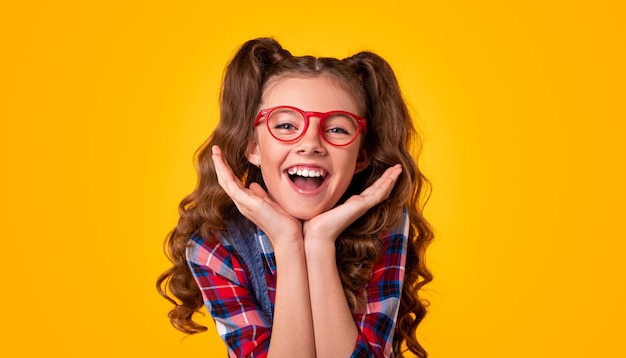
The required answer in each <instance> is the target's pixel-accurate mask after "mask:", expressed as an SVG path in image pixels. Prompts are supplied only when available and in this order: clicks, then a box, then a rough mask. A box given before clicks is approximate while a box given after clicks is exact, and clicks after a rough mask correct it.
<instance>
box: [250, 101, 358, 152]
mask: <svg viewBox="0 0 626 358" xmlns="http://www.w3.org/2000/svg"><path fill="white" fill-rule="evenodd" d="M310 117H319V118H320V123H319V133H320V135H321V136H322V138H324V140H325V141H326V142H328V143H330V144H332V145H334V146H338V147H341V146H346V145H348V144H350V143H352V142H354V141H355V140H356V138H357V137H358V136H359V133H361V131H363V134H365V133H366V131H367V124H366V121H365V118H363V117H359V116H357V115H356V114H353V113H350V112H346V111H330V112H312V111H303V110H301V109H299V108H296V107H291V106H278V107H272V108H267V109H262V110H261V111H260V112H259V114H258V115H257V116H256V118H255V119H254V123H253V124H252V125H253V126H255V127H256V126H258V125H259V122H260V121H261V119H263V118H265V119H266V121H265V123H266V125H267V129H268V130H269V131H270V134H271V135H272V137H274V138H276V139H277V140H279V141H281V142H295V141H296V140H298V139H300V138H301V137H302V136H303V135H304V133H306V130H307V128H309V118H310Z"/></svg>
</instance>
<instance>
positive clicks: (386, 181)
mask: <svg viewBox="0 0 626 358" xmlns="http://www.w3.org/2000/svg"><path fill="white" fill-rule="evenodd" d="M401 173H402V166H401V165H400V164H396V165H394V166H393V167H390V168H387V170H385V172H384V173H383V175H381V176H380V178H378V180H376V181H375V182H374V184H372V185H371V186H369V187H368V188H366V189H365V190H363V192H362V193H361V194H360V196H361V197H363V198H364V199H366V202H368V204H370V207H372V206H374V205H376V204H378V203H379V202H381V201H383V200H385V199H386V198H387V197H389V194H390V193H391V190H393V187H394V186H395V185H396V181H397V180H398V177H399V176H400V174H401Z"/></svg>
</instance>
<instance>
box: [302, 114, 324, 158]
mask: <svg viewBox="0 0 626 358" xmlns="http://www.w3.org/2000/svg"><path fill="white" fill-rule="evenodd" d="M309 120H310V122H309V127H308V128H307V129H306V132H305V133H304V135H303V136H302V138H300V140H299V141H297V142H296V144H295V149H296V152H297V153H299V154H325V153H326V148H325V146H324V143H325V141H324V138H322V135H321V134H320V131H319V119H318V118H313V117H311V118H310V119H309Z"/></svg>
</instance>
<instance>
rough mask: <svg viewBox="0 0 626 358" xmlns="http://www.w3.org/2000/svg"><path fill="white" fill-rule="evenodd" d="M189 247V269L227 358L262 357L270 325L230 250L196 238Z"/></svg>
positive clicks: (267, 346) (244, 273)
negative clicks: (212, 320) (223, 345)
mask: <svg viewBox="0 0 626 358" xmlns="http://www.w3.org/2000/svg"><path fill="white" fill-rule="evenodd" d="M189 244H190V245H189V247H188V249H187V261H188V264H189V267H190V269H191V272H192V274H193V276H194V278H195V280H196V282H197V284H198V287H199V288H200V291H201V292H202V298H203V300H204V303H205V306H206V307H207V310H208V311H209V313H210V314H211V316H213V319H214V320H215V325H216V327H217V331H218V333H219V335H220V336H221V337H222V339H223V340H224V342H225V343H226V346H227V348H228V355H229V357H251V358H263V357H266V356H267V351H268V349H269V342H270V336H271V324H270V323H269V321H268V319H267V318H266V317H265V316H264V314H263V311H262V309H261V308H260V307H259V306H258V304H257V302H256V300H255V299H254V295H253V294H252V292H251V291H250V286H249V279H248V274H247V272H246V271H245V270H244V268H243V266H242V265H241V263H240V262H239V261H238V260H237V257H236V256H235V253H234V251H233V249H232V246H229V245H226V244H225V243H224V242H218V243H212V242H207V241H206V240H203V239H201V238H197V237H194V238H192V239H191V240H190V242H189Z"/></svg>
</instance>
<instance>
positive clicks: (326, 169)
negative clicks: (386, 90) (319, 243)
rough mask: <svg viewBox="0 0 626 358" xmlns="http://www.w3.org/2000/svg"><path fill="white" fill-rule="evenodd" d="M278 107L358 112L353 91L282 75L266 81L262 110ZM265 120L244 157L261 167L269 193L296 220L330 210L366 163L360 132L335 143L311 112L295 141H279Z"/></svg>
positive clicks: (322, 79)
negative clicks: (343, 142)
mask: <svg viewBox="0 0 626 358" xmlns="http://www.w3.org/2000/svg"><path fill="white" fill-rule="evenodd" d="M276 106H292V107H296V108H299V109H301V110H303V111H315V112H328V111H333V110H342V111H346V112H350V113H354V114H357V115H362V113H359V108H361V106H358V105H357V103H356V102H355V99H354V98H353V97H352V95H350V93H349V92H347V91H346V90H344V89H343V88H341V87H340V86H338V85H336V84H335V82H334V80H332V79H330V78H328V77H282V78H279V79H278V80H275V81H273V82H272V83H269V85H268V86H267V88H266V90H265V92H264V93H263V97H262V101H261V106H260V108H261V109H266V108H272V107H276ZM266 120H267V118H262V119H261V120H260V122H259V123H258V125H257V126H256V128H255V135H254V139H253V141H252V142H251V144H250V146H249V148H248V151H247V158H248V160H249V161H250V162H251V163H252V164H254V165H260V166H261V173H262V175H263V180H264V181H265V184H266V186H267V190H268V194H269V196H270V197H271V198H272V199H273V200H274V201H276V202H277V203H278V204H279V205H280V206H281V207H282V208H283V209H284V210H285V211H286V212H287V213H288V214H290V215H292V216H293V217H295V218H298V219H301V220H309V219H311V218H313V217H315V216H317V215H319V214H320V213H322V212H325V211H327V210H329V209H331V208H333V207H334V206H335V205H336V204H337V202H338V201H339V199H340V198H341V196H342V195H343V194H344V192H345V191H346V189H347V188H348V185H349V184H350V182H351V181H352V177H353V175H354V173H355V172H357V171H360V170H363V169H365V167H367V159H366V156H365V155H364V153H363V151H362V150H361V143H362V140H363V139H362V134H359V136H358V138H357V139H356V140H355V141H354V142H352V143H350V144H348V145H346V146H334V145H332V144H330V143H328V142H327V141H325V140H324V138H323V137H322V136H321V134H320V132H319V130H318V128H319V121H320V118H319V117H316V116H312V117H310V118H309V126H308V128H307V129H306V132H305V133H304V134H303V135H302V136H301V137H300V138H299V139H298V140H296V141H293V142H281V141H279V140H278V139H276V138H274V137H273V136H272V135H271V134H270V132H269V130H268V127H267V125H266V123H265V121H266Z"/></svg>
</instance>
